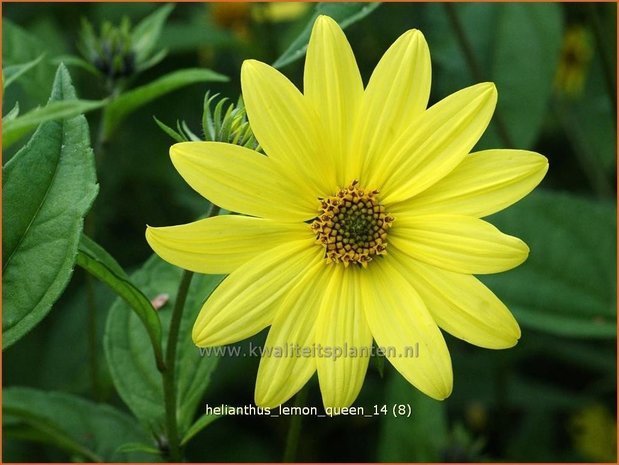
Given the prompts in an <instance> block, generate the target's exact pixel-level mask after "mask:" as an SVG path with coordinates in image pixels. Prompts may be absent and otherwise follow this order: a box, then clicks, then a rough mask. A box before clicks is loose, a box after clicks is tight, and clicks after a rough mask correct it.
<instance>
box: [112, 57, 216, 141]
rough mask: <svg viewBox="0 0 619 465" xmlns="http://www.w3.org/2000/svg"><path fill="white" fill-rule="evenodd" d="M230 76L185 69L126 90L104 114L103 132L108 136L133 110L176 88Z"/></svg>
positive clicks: (204, 70)
mask: <svg viewBox="0 0 619 465" xmlns="http://www.w3.org/2000/svg"><path fill="white" fill-rule="evenodd" d="M227 80H228V78H227V77H225V76H223V75H221V74H218V73H215V72H214V71H210V70H208V69H184V70H180V71H175V72H172V73H170V74H167V75H165V76H163V77H160V78H159V79H157V80H155V81H153V82H151V83H149V84H146V85H144V86H142V87H138V88H136V89H132V90H130V91H128V92H125V93H124V94H122V95H121V96H120V97H118V98H117V99H116V100H113V101H112V102H111V103H110V104H109V105H108V106H107V107H106V109H105V112H104V115H103V133H104V136H105V137H106V138H107V137H109V136H110V135H111V134H112V132H113V131H114V129H116V127H117V126H118V125H119V124H120V123H121V122H122V120H123V119H124V118H125V117H126V116H127V115H129V114H130V113H131V112H133V111H135V110H136V109H138V108H140V107H141V106H143V105H146V104H147V103H149V102H151V101H152V100H155V99H156V98H158V97H161V96H162V95H165V94H168V93H170V92H172V91H174V90H176V89H179V88H181V87H184V86H187V85H189V84H194V83H196V82H206V81H217V82H223V81H227Z"/></svg>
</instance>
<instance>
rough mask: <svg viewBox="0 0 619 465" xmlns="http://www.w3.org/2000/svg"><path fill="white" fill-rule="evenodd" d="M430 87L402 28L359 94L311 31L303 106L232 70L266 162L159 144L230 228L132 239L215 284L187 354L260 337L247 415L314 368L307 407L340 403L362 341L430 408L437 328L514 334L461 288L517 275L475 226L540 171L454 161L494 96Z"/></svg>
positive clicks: (339, 42)
mask: <svg viewBox="0 0 619 465" xmlns="http://www.w3.org/2000/svg"><path fill="white" fill-rule="evenodd" d="M430 82H431V64H430V53H429V50H428V46H427V44H426V41H425V39H424V37H423V35H422V33H421V32H419V31H417V30H410V31H408V32H406V33H404V34H403V35H402V36H401V37H399V38H398V39H397V40H396V41H395V43H394V44H393V45H392V46H391V47H390V48H389V49H388V50H387V52H386V53H385V54H384V56H383V57H382V59H381V60H380V62H379V63H378V65H377V66H376V68H375V70H374V72H373V74H372V76H371V78H370V80H369V82H368V84H367V86H366V87H365V88H364V85H363V82H362V79H361V76H360V74H359V70H358V67H357V64H356V61H355V58H354V55H353V53H352V50H351V47H350V45H349V43H348V41H347V40H346V37H345V35H344V33H343V32H342V30H341V29H340V27H339V26H338V25H337V23H336V22H335V21H333V20H332V19H331V18H329V17H326V16H320V17H319V18H318V19H317V20H316V22H315V24H314V27H313V30H312V34H311V38H310V43H309V46H308V50H307V57H306V61H305V73H304V92H303V93H301V92H300V91H299V90H298V89H297V88H296V87H295V86H294V85H293V84H292V83H291V82H290V81H289V80H288V79H287V78H286V77H284V76H283V75H282V74H281V73H280V72H278V71H277V70H275V69H274V68H272V67H270V66H268V65H266V64H264V63H261V62H258V61H255V60H247V61H245V62H244V63H243V66H242V69H241V86H242V93H243V98H244V100H245V105H246V110H247V115H248V118H249V122H250V125H251V127H252V130H253V132H254V134H255V136H256V138H257V140H258V142H259V143H260V146H261V147H262V148H263V150H264V152H265V154H266V156H265V155H263V154H260V153H257V152H255V151H252V150H250V149H247V148H243V147H239V146H236V145H232V144H227V143H221V142H186V143H179V144H176V145H174V146H172V148H171V150H170V154H171V158H172V163H173V164H174V166H175V168H176V169H177V170H178V172H179V173H180V175H181V176H182V177H183V178H184V179H185V181H186V182H187V183H188V184H189V185H190V186H191V187H192V188H193V189H195V190H196V191H197V192H198V193H200V194H201V195H203V196H204V197H206V198H207V199H209V200H210V201H211V202H213V203H214V204H216V205H219V206H221V207H223V208H225V209H228V210H229V211H232V212H237V213H239V214H238V215H222V216H218V217H213V218H208V219H203V220H199V221H196V222H193V223H189V224H185V225H180V226H171V227H162V228H151V227H149V228H148V229H147V231H146V238H147V240H148V242H149V244H150V246H151V247H152V248H153V250H154V251H155V252H156V253H157V254H158V255H159V256H160V257H162V258H163V259H164V260H166V261H168V262H170V263H172V264H174V265H177V266H180V267H182V268H185V269H188V270H192V271H195V272H200V273H223V274H229V276H228V277H227V278H226V279H225V280H224V281H223V282H222V283H221V284H220V286H219V287H218V288H217V289H216V290H215V291H214V292H213V294H212V295H211V296H210V298H209V299H208V300H207V301H206V302H205V303H204V305H203V307H202V309H201V310H200V313H199V315H198V317H197V319H196V322H195V325H194V327H193V341H194V343H195V344H196V345H197V346H200V347H210V346H220V345H225V344H230V343H233V342H236V341H239V340H242V339H245V338H248V337H250V336H252V335H254V334H256V333H258V332H259V331H261V330H263V329H264V328H266V327H268V326H270V329H269V333H268V337H267V339H266V343H265V346H264V348H263V353H262V357H261V360H260V366H259V368H258V375H257V380H256V388H255V401H256V404H257V405H259V406H263V407H274V406H277V405H279V404H281V403H283V402H285V401H287V400H288V399H289V398H290V397H291V396H293V395H294V394H295V393H296V392H297V391H298V390H299V389H300V388H301V387H302V386H303V385H304V384H305V383H306V382H307V381H308V380H309V379H310V378H311V377H312V376H313V374H314V373H315V372H316V371H317V372H318V380H319V384H320V390H321V393H322V399H323V403H324V406H325V407H328V408H341V407H346V406H349V405H351V404H352V403H353V402H354V400H355V399H356V397H357V395H358V393H359V391H360V390H361V387H362V384H363V380H364V377H365V373H366V371H367V367H368V361H369V358H370V356H371V353H372V350H371V348H372V346H373V342H374V341H375V342H376V345H377V346H378V347H381V348H382V351H383V352H384V353H385V354H386V356H387V358H388V360H389V361H390V362H391V364H392V365H393V366H394V367H395V368H396V369H397V370H398V371H399V372H400V373H401V374H402V375H403V376H404V377H405V378H406V379H407V380H408V381H409V382H410V383H411V384H413V385H414V386H415V387H416V388H418V389H419V390H421V391H422V392H424V393H425V394H427V395H429V396H431V397H433V398H435V399H444V398H446V397H447V396H449V394H450V393H451V390H452V384H453V375H452V367H451V360H450V356H449V352H448V349H447V346H446V344H445V340H444V338H443V335H442V333H441V329H442V330H444V331H446V332H448V333H451V334H452V335H454V336H456V337H458V338H461V339H463V340H465V341H468V342H469V343H471V344H475V345H477V346H480V347H486V348H492V349H502V348H508V347H512V346H513V345H515V344H516V342H517V341H518V339H519V337H520V329H519V327H518V324H517V322H516V320H515V319H514V318H513V316H512V315H511V313H510V312H509V310H508V309H507V308H506V307H505V305H504V304H503V303H502V302H501V301H500V300H499V299H498V298H497V297H496V296H495V295H494V294H493V293H492V292H491V291H490V290H489V289H488V288H487V287H485V286H484V285H483V284H482V283H481V282H480V281H478V280H477V278H475V277H474V276H473V275H474V274H484V273H497V272H501V271H505V270H508V269H511V268H513V267H515V266H518V265H519V264H521V263H522V262H523V261H524V260H525V259H526V258H527V256H528V253H529V249H528V247H527V246H526V244H525V243H524V242H522V241H521V240H520V239H517V238H515V237H512V236H509V235H506V234H503V233H502V232H500V231H499V230H498V229H496V228H495V227H494V226H492V225H491V224H489V223H487V222H486V221H484V220H482V219H480V218H481V217H484V216H487V215H490V214H491V213H494V212H496V211H499V210H501V209H503V208H505V207H507V206H509V205H511V204H512V203H514V202H516V201H517V200H519V199H521V198H522V197H523V196H525V195H526V194H528V193H529V192H530V191H531V190H533V188H534V187H535V186H536V185H537V184H538V183H539V182H540V181H541V179H542V178H543V177H544V175H545V173H546V171H547V169H548V162H547V160H546V158H544V157H543V156H541V155H539V154H536V153H532V152H528V151H522V150H486V151H482V152H477V153H469V152H470V150H471V149H472V148H473V146H474V145H475V144H476V143H477V141H478V139H479V138H480V136H481V135H482V133H483V132H484V130H485V129H486V127H487V125H488V123H489V121H490V118H491V116H492V113H493V111H494V108H495V105H496V100H497V91H496V88H495V86H494V85H493V84H492V83H482V84H477V85H474V86H471V87H468V88H465V89H463V90H460V91H459V92H456V93H454V94H452V95H450V96H449V97H447V98H445V99H444V100H441V101H439V102H438V103H436V104H435V105H433V106H431V107H430V108H427V103H428V97H429V93H430ZM439 328H441V329H439ZM290 347H294V348H296V349H297V350H288V348H290ZM411 347H416V348H417V349H418V350H415V351H413V353H414V355H413V354H412V353H409V351H408V350H407V349H408V348H411ZM278 349H279V350H278Z"/></svg>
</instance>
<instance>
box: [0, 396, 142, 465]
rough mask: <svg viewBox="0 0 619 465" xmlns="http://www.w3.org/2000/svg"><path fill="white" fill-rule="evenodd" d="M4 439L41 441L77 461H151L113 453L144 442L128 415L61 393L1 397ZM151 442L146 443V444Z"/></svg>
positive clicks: (138, 455)
mask: <svg viewBox="0 0 619 465" xmlns="http://www.w3.org/2000/svg"><path fill="white" fill-rule="evenodd" d="M2 403H3V409H2V410H3V414H4V415H5V416H6V417H9V418H10V421H9V422H6V423H5V425H4V429H5V434H8V435H11V434H14V435H16V436H19V437H26V438H29V439H31V440H35V441H38V442H45V443H49V444H52V445H55V446H56V447H59V448H61V449H64V450H65V451H67V452H69V453H71V454H75V455H77V457H79V458H80V460H81V461H84V460H88V461H94V462H133V461H147V460H149V461H150V460H152V456H150V455H149V456H147V455H145V454H143V453H140V452H139V451H126V452H121V451H118V450H117V449H118V447H119V445H121V444H123V443H126V442H127V441H135V442H143V443H148V442H149V441H150V438H149V436H148V435H147V434H146V433H145V432H144V431H143V430H141V429H140V427H139V425H138V424H137V422H135V421H134V420H133V419H132V418H131V417H129V416H128V415H126V414H124V413H122V412H120V411H118V410H116V409H115V408H113V407H111V406H109V405H105V404H95V403H93V402H90V401H87V400H85V399H82V398H80V397H77V396H74V395H70V394H65V393H61V392H53V391H52V392H49V391H39V390H36V389H30V388H21V387H9V388H5V389H4V391H3V393H2ZM150 442H152V441H150Z"/></svg>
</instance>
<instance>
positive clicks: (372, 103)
mask: <svg viewBox="0 0 619 465" xmlns="http://www.w3.org/2000/svg"><path fill="white" fill-rule="evenodd" d="M431 76H432V67H431V64H430V51H429V50H428V44H427V43H426V40H425V38H424V37H423V34H422V33H421V32H420V31H418V30H415V29H413V30H410V31H407V32H405V33H404V34H403V35H402V36H400V37H399V38H398V40H396V41H395V42H394V43H393V45H391V47H389V49H388V50H387V51H386V52H385V54H384V55H383V57H382V58H381V60H380V61H379V63H378V65H377V66H376V68H375V70H374V72H373V73H372V77H371V78H370V82H369V83H368V86H367V89H366V91H365V96H364V100H363V106H362V110H361V115H360V119H359V126H358V127H357V130H356V136H355V140H356V141H357V146H356V151H357V152H358V153H360V154H362V156H363V157H364V159H365V160H364V165H365V166H364V173H365V174H364V175H363V176H362V181H366V179H367V177H368V175H369V174H371V173H372V172H373V171H374V170H375V169H377V167H378V166H379V165H380V161H381V158H382V157H383V156H384V155H385V154H386V153H387V152H389V150H390V149H391V148H392V145H393V143H394V141H395V139H396V138H397V137H398V136H399V135H400V134H401V133H402V132H404V131H405V130H406V128H408V127H409V126H410V125H411V124H413V123H414V122H415V121H416V120H417V118H418V117H419V116H420V115H422V114H423V112H424V110H425V109H426V106H427V105H428V97H429V95H430V83H431V79H432V78H431ZM372 179H373V178H372ZM372 187H376V186H372Z"/></svg>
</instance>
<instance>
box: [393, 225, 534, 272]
mask: <svg viewBox="0 0 619 465" xmlns="http://www.w3.org/2000/svg"><path fill="white" fill-rule="evenodd" d="M392 246H393V247H395V248H397V249H399V250H401V251H402V252H404V253H405V254H407V255H408V256H410V257H412V258H416V259H418V260H420V261H422V262H424V263H428V264H430V265H434V266H438V267H439V268H442V269H445V270H449V271H455V272H456V273H466V274H486V273H498V272H501V271H505V270H509V269H511V268H514V267H516V266H518V265H520V264H521V263H522V262H524V261H525V260H526V259H527V256H528V254H529V248H528V247H527V245H526V244H525V243H524V242H522V241H521V240H520V239H518V238H517V237H513V236H508V235H507V234H503V233H502V232H501V231H499V230H498V229H497V228H495V227H494V226H493V225H491V224H490V223H487V222H485V221H483V220H480V219H477V218H472V217H469V216H459V215H427V216H412V215H411V216H406V215H399V216H398V217H397V218H396V221H395V222H394V224H393V227H392V228H391V229H390V230H389V247H392Z"/></svg>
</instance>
